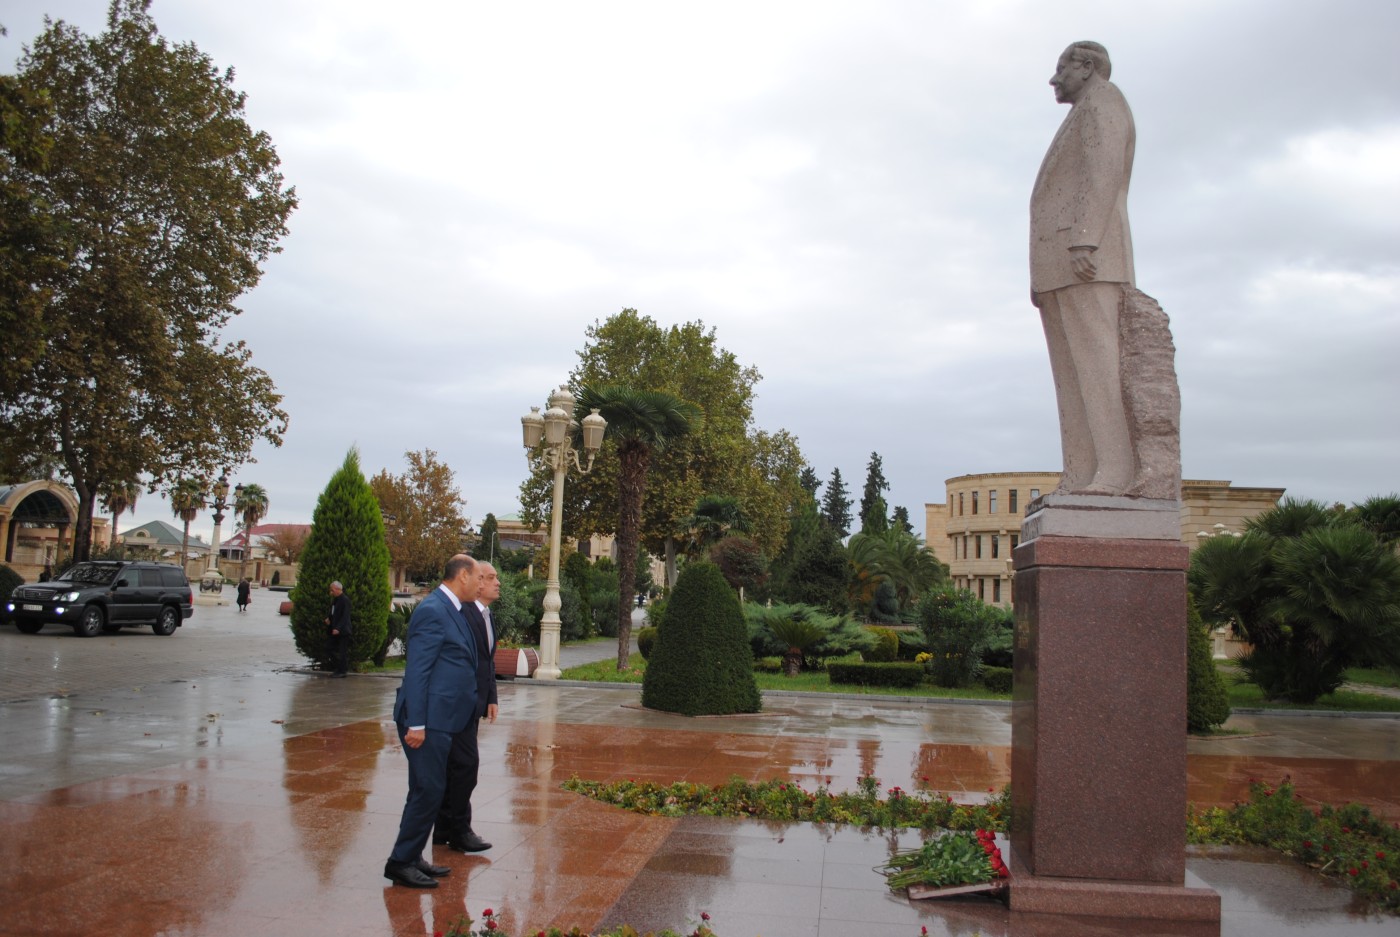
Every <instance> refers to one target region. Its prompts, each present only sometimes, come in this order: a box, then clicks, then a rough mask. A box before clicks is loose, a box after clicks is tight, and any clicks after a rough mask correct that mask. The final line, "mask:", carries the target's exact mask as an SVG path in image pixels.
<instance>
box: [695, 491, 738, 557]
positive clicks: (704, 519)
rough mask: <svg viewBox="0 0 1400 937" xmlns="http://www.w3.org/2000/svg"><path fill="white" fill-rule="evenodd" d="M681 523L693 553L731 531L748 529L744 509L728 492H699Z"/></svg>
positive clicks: (717, 541) (709, 545)
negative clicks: (720, 493)
mask: <svg viewBox="0 0 1400 937" xmlns="http://www.w3.org/2000/svg"><path fill="white" fill-rule="evenodd" d="M681 523H682V525H683V526H684V528H685V535H686V539H687V540H688V541H689V543H690V546H691V550H692V552H694V553H697V554H698V553H703V552H705V551H707V550H708V549H709V548H710V547H712V546H714V545H715V544H716V543H719V542H720V541H721V540H723V539H724V536H725V534H727V533H729V531H731V530H734V531H737V532H739V533H746V532H747V531H748V529H749V522H748V519H747V518H745V517H744V509H743V508H741V507H740V506H739V499H738V498H735V497H733V496H732V495H701V496H700V500H699V501H697V502H696V503H695V511H694V513H692V514H691V515H690V516H689V517H686V518H685V519H684V520H683V521H682V522H681Z"/></svg>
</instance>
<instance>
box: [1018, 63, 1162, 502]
mask: <svg viewBox="0 0 1400 937" xmlns="http://www.w3.org/2000/svg"><path fill="white" fill-rule="evenodd" d="M1111 70H1112V66H1111V64H1110V62H1109V58H1108V50H1106V49H1105V48H1104V47H1103V46H1101V45H1099V44H1098V43H1097V42H1076V43H1074V44H1073V45H1071V46H1070V47H1069V48H1067V49H1066V50H1065V51H1064V54H1063V55H1061V56H1060V60H1059V63H1058V65H1057V67H1056V70H1055V75H1054V77H1053V78H1051V79H1050V84H1051V86H1052V87H1054V89H1055V100H1057V101H1059V102H1060V103H1061V104H1069V105H1071V107H1070V112H1069V114H1068V115H1067V116H1066V117H1065V120H1064V123H1063V124H1061V125H1060V129H1059V130H1058V131H1057V132H1056V134H1055V139H1054V140H1053V141H1052V142H1051V144H1050V149H1049V150H1048V151H1047V152H1046V154H1045V159H1044V161H1043V162H1042V163H1041V166H1040V173H1039V175H1038V176H1037V177H1036V180H1035V189H1034V190H1033V192H1032V194H1031V243H1030V247H1031V258H1030V259H1031V301H1032V302H1033V303H1034V304H1035V305H1036V307H1037V308H1039V309H1040V316H1041V322H1042V324H1043V325H1044V327H1045V341H1046V344H1047V345H1048V346H1049V349H1050V369H1051V372H1052V373H1053V375H1054V379H1055V397H1056V400H1057V402H1058V404H1059V412H1060V442H1061V446H1062V448H1063V450H1064V472H1063V475H1062V477H1061V480H1060V487H1059V489H1058V491H1057V493H1058V494H1075V495H1110V496H1114V495H1126V496H1129V497H1135V498H1157V499H1170V500H1176V499H1178V498H1180V488H1181V457H1180V442H1179V439H1180V429H1179V426H1180V423H1179V420H1180V394H1179V392H1178V390H1177V384H1176V372H1175V369H1174V367H1173V365H1172V360H1173V356H1174V349H1173V347H1172V341H1171V332H1170V329H1169V328H1168V325H1167V317H1166V315H1165V314H1164V313H1163V312H1162V310H1161V308H1160V307H1159V306H1158V305H1157V303H1156V302H1155V301H1154V300H1153V299H1152V298H1151V297H1149V296H1147V295H1145V294H1143V293H1140V292H1138V290H1137V288H1136V282H1135V278H1134V274H1133V242H1132V234H1131V232H1130V231H1129V228H1128V182H1129V179H1130V178H1131V176H1132V171H1133V149H1134V145H1135V142H1136V131H1135V130H1134V127H1133V114H1132V111H1130V110H1129V109H1128V102H1127V101H1126V100H1125V99H1124V98H1123V93H1122V92H1121V91H1119V90H1118V88H1117V86H1116V85H1114V84H1113V83H1111V82H1110V81H1109V80H1108V78H1109V74H1110V72H1111Z"/></svg>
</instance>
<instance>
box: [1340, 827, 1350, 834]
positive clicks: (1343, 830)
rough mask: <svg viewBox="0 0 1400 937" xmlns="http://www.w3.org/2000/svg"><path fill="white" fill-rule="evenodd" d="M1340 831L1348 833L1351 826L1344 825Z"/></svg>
mask: <svg viewBox="0 0 1400 937" xmlns="http://www.w3.org/2000/svg"><path fill="white" fill-rule="evenodd" d="M1342 832H1343V833H1350V832H1351V827H1349V826H1344V827H1342Z"/></svg>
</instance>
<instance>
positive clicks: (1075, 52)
mask: <svg viewBox="0 0 1400 937" xmlns="http://www.w3.org/2000/svg"><path fill="white" fill-rule="evenodd" d="M1112 72H1113V63H1112V62H1110V61H1109V59H1108V50H1107V49H1105V48H1104V47H1103V46H1101V45H1099V44H1098V43H1097V42H1087V41H1086V42H1076V43H1073V44H1071V45H1070V46H1069V48H1067V49H1065V51H1064V52H1063V53H1061V54H1060V61H1059V63H1058V64H1057V65H1056V67H1055V74H1054V76H1052V77H1051V79H1050V86H1051V87H1053V88H1054V89H1055V100H1056V101H1059V102H1060V103H1061V104H1073V103H1074V102H1075V101H1078V100H1079V96H1080V95H1081V94H1083V93H1084V89H1085V88H1086V87H1088V86H1089V85H1091V84H1092V83H1093V82H1095V81H1098V80H1102V81H1107V80H1108V78H1109V76H1110V75H1111V74H1112Z"/></svg>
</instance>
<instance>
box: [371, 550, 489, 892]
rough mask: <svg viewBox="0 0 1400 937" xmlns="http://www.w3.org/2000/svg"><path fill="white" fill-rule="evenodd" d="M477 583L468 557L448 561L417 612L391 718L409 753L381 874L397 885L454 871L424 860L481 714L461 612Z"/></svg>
mask: <svg viewBox="0 0 1400 937" xmlns="http://www.w3.org/2000/svg"><path fill="white" fill-rule="evenodd" d="M479 588H480V580H479V579H478V578H477V571H476V569H475V563H474V562H473V561H472V558H471V557H469V556H466V555H465V554H460V553H459V554H458V555H456V556H454V557H452V559H450V560H448V561H447V566H446V568H445V569H444V571H443V577H442V584H441V585H440V586H438V587H437V588H436V589H434V590H433V591H432V592H431V593H429V594H428V596H427V597H426V598H424V599H423V601H421V602H419V603H418V607H417V608H415V609H414V610H413V617H412V618H411V619H410V620H409V623H408V638H407V644H406V654H405V661H404V675H403V684H402V685H401V686H400V687H399V693H398V698H397V699H396V700H395V703H394V722H395V724H396V725H397V726H398V730H399V738H400V739H401V740H402V741H403V751H404V755H406V756H407V757H408V800H407V801H406V802H405V803H404V808H403V817H402V819H401V820H400V821H399V836H398V840H397V841H396V842H395V843H394V849H393V851H392V852H391V853H390V854H389V861H388V862H387V863H385V865H384V875H385V877H386V878H389V879H392V880H393V881H394V883H395V884H398V885H407V886H409V887H412V888H436V887H437V878H440V877H441V876H443V875H446V874H447V873H448V872H449V871H450V870H449V869H448V868H447V867H446V866H436V865H432V864H430V863H428V862H427V861H426V860H424V858H423V849H424V847H425V846H427V845H428V838H429V837H430V836H431V835H432V831H433V821H434V819H435V818H436V817H437V813H438V810H439V808H441V807H442V799H443V794H444V792H445V790H446V787H447V761H448V756H449V753H450V752H451V750H452V740H453V737H454V736H456V735H457V734H458V733H460V732H462V730H464V729H466V728H467V727H468V725H472V724H474V722H475V719H476V718H477V664H478V657H479V654H478V650H477V639H476V636H475V635H474V634H472V632H471V628H470V626H469V625H468V624H467V619H466V617H465V616H464V615H463V614H462V608H463V607H464V606H471V607H472V608H473V610H475V606H472V605H471V603H472V601H473V600H474V599H475V598H476V595H477V592H478V590H479Z"/></svg>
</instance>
